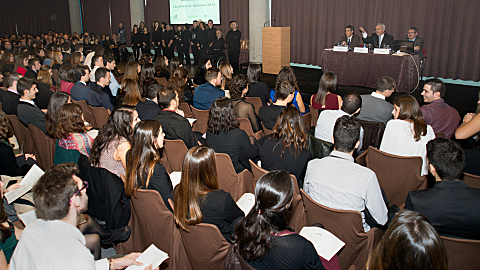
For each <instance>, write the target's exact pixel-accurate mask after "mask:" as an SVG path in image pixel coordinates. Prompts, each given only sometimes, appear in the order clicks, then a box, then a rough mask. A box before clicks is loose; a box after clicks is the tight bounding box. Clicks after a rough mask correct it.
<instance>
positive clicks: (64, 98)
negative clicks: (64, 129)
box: [45, 92, 72, 138]
mask: <svg viewBox="0 0 480 270" xmlns="http://www.w3.org/2000/svg"><path fill="white" fill-rule="evenodd" d="M70 102H72V99H71V98H70V96H69V95H68V94H67V93H65V92H56V93H54V94H53V95H52V98H50V101H49V102H48V107H47V113H46V115H45V126H46V128H47V132H48V135H50V137H52V138H54V137H55V129H56V127H57V125H58V122H57V120H58V111H59V110H60V108H61V107H62V106H63V104H67V103H70Z"/></svg>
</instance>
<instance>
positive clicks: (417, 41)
mask: <svg viewBox="0 0 480 270" xmlns="http://www.w3.org/2000/svg"><path fill="white" fill-rule="evenodd" d="M408 40H409V39H408V37H404V38H403V41H408ZM413 46H414V47H415V46H420V50H418V51H415V52H414V53H415V54H416V55H418V56H419V57H420V59H423V53H422V49H423V38H421V37H419V36H417V37H416V38H415V40H414V41H413Z"/></svg>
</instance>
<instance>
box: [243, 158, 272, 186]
mask: <svg viewBox="0 0 480 270" xmlns="http://www.w3.org/2000/svg"><path fill="white" fill-rule="evenodd" d="M248 161H249V162H250V166H251V167H252V174H253V184H254V186H256V185H257V181H258V179H260V177H262V176H263V175H264V174H266V173H267V172H268V171H267V170H265V169H263V168H262V167H260V166H258V165H257V163H255V162H253V161H252V160H251V159H249V160H248Z"/></svg>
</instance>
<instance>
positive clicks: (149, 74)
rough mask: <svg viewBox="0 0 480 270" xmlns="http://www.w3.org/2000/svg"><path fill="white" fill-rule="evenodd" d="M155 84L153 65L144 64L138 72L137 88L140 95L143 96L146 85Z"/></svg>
mask: <svg viewBox="0 0 480 270" xmlns="http://www.w3.org/2000/svg"><path fill="white" fill-rule="evenodd" d="M154 82H156V80H155V65H154V64H152V63H145V64H144V65H143V66H142V69H141V71H140V78H139V80H138V87H139V89H140V93H141V94H142V96H144V93H145V88H146V87H147V85H149V84H151V83H154Z"/></svg>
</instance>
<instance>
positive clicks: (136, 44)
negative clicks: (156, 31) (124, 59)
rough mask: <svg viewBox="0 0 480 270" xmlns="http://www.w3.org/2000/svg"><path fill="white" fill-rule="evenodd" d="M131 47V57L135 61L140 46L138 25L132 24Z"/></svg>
mask: <svg viewBox="0 0 480 270" xmlns="http://www.w3.org/2000/svg"><path fill="white" fill-rule="evenodd" d="M142 30H143V29H142ZM131 39H132V40H131V43H132V49H133V58H134V59H135V61H138V57H139V56H140V48H141V47H142V46H141V44H142V35H141V34H140V31H138V25H136V24H135V25H133V30H132V37H131Z"/></svg>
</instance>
